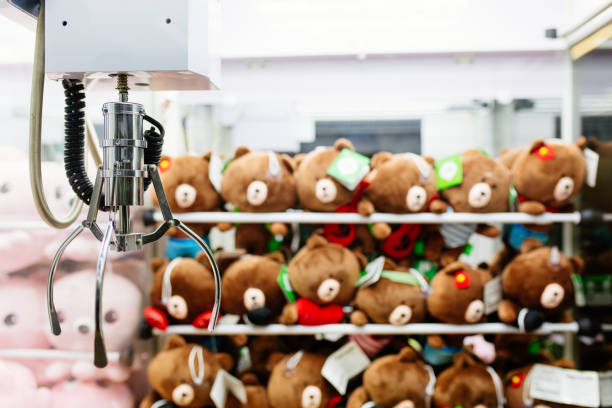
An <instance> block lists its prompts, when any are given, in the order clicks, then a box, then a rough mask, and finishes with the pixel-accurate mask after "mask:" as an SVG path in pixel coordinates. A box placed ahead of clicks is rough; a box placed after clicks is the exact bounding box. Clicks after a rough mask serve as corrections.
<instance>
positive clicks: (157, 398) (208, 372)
mask: <svg viewBox="0 0 612 408" xmlns="http://www.w3.org/2000/svg"><path fill="white" fill-rule="evenodd" d="M232 366H233V360H232V357H231V356H229V355H228V354H224V353H216V354H213V353H212V352H211V351H209V350H208V349H206V348H204V347H201V346H199V345H195V344H187V343H186V342H185V339H183V338H182V337H181V336H172V337H170V338H169V339H168V341H167V342H166V345H165V347H164V348H163V350H162V351H161V352H159V353H158V354H157V355H156V356H155V357H154V358H153V360H151V362H150V363H149V367H148V369H147V377H148V379H149V383H150V384H151V387H152V388H153V391H152V392H151V394H149V395H148V396H147V397H145V399H144V400H143V401H142V402H141V403H140V408H152V407H164V408H175V407H181V408H202V407H206V406H212V405H213V401H212V399H211V396H210V391H211V389H212V387H213V384H214V381H215V378H216V376H217V373H218V371H219V370H221V369H223V370H226V371H229V370H231V368H232ZM245 383H246V384H247V386H246V387H245V391H246V395H247V401H246V403H244V404H243V403H241V402H240V401H238V400H237V399H236V397H234V396H233V395H232V394H229V395H228V399H227V401H226V404H225V408H239V407H251V408H265V407H267V401H266V397H265V394H264V393H263V390H264V389H263V387H261V386H259V385H257V380H256V379H254V378H253V377H252V376H250V377H247V378H245Z"/></svg>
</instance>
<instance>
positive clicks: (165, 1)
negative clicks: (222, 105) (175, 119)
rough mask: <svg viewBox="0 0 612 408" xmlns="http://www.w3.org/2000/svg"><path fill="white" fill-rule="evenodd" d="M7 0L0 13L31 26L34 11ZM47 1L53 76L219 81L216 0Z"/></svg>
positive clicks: (159, 84)
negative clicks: (120, 76) (120, 75)
mask: <svg viewBox="0 0 612 408" xmlns="http://www.w3.org/2000/svg"><path fill="white" fill-rule="evenodd" d="M11 1H12V0H0V12H3V14H4V15H6V16H8V17H9V18H12V19H13V20H15V21H18V22H20V23H22V24H24V25H26V26H28V25H29V26H33V25H34V24H33V22H34V21H35V20H34V17H33V16H31V15H29V14H27V13H25V12H23V11H21V9H19V8H18V7H16V6H14V5H13V4H12V3H11ZM2 3H4V4H2ZM45 7H46V9H45V13H46V18H45V71H46V73H47V75H48V76H49V78H51V79H55V80H61V79H67V78H71V79H80V80H83V82H84V83H85V85H86V87H88V88H92V87H96V88H97V87H99V86H101V85H102V86H104V85H108V86H112V87H113V88H114V87H115V86H116V78H113V77H110V76H109V75H111V74H113V75H114V74H116V73H128V74H129V79H128V80H129V86H130V88H131V89H132V90H138V89H143V90H144V89H150V90H208V89H218V87H219V85H220V84H219V80H220V78H219V77H220V70H221V69H220V68H221V63H220V57H219V54H218V47H217V40H218V38H219V37H218V32H219V30H218V25H219V23H220V17H221V15H220V0H105V1H84V0H50V1H46V5H45ZM3 9H4V11H2V10H3ZM16 10H17V11H16Z"/></svg>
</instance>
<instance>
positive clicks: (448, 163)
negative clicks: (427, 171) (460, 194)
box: [435, 154, 463, 190]
mask: <svg viewBox="0 0 612 408" xmlns="http://www.w3.org/2000/svg"><path fill="white" fill-rule="evenodd" d="M435 167H436V183H437V184H438V190H444V189H445V188H449V187H453V186H458V185H459V184H461V182H462V181H463V167H462V166H461V155H459V154H455V155H453V156H450V157H447V158H445V159H442V160H438V161H437V162H436V166H435Z"/></svg>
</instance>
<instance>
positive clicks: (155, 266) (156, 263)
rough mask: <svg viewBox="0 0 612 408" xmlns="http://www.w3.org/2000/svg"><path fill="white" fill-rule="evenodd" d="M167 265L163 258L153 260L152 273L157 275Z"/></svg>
mask: <svg viewBox="0 0 612 408" xmlns="http://www.w3.org/2000/svg"><path fill="white" fill-rule="evenodd" d="M165 263H166V261H164V260H163V259H161V258H153V259H151V262H149V267H150V268H151V272H153V274H156V273H157V271H158V270H159V268H161V267H162V266H163V265H164V264H165Z"/></svg>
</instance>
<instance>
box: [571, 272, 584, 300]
mask: <svg viewBox="0 0 612 408" xmlns="http://www.w3.org/2000/svg"><path fill="white" fill-rule="evenodd" d="M572 283H573V284H574V300H575V302H576V306H578V307H582V306H586V298H585V296H584V284H583V283H582V277H581V276H580V275H578V274H577V273H573V274H572Z"/></svg>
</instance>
